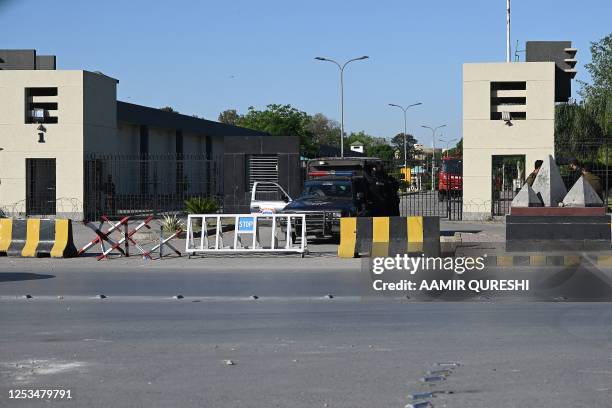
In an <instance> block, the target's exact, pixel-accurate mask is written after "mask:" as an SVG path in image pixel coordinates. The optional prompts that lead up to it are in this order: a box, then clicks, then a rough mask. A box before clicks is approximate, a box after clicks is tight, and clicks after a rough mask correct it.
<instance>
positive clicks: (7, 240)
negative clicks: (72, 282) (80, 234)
mask: <svg viewBox="0 0 612 408" xmlns="http://www.w3.org/2000/svg"><path fill="white" fill-rule="evenodd" d="M76 252H77V251H76V248H75V246H74V241H73V236H72V222H71V221H70V220H64V219H55V220H45V219H38V218H30V219H27V220H14V219H10V218H6V219H0V255H8V256H16V257H30V258H34V257H37V258H40V257H53V258H71V257H73V256H76Z"/></svg>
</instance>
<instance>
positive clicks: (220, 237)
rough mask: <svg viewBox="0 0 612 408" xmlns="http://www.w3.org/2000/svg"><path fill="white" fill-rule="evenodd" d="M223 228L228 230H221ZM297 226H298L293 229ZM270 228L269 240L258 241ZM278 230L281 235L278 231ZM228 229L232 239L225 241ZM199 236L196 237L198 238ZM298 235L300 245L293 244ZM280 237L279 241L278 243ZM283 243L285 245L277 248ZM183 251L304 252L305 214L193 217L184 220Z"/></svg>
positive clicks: (210, 215)
mask: <svg viewBox="0 0 612 408" xmlns="http://www.w3.org/2000/svg"><path fill="white" fill-rule="evenodd" d="M224 226H225V227H227V228H225V230H224ZM296 226H299V227H298V228H296ZM268 227H269V228H270V237H269V240H267V239H265V238H264V239H261V237H262V235H264V234H265V233H266V232H265V231H263V230H264V229H266V228H268ZM278 229H280V234H278V233H277V230H278ZM228 230H232V231H233V234H232V235H233V236H232V237H231V238H228V239H224V235H225V234H229V231H228ZM198 233H199V237H198V236H197V235H198ZM297 236H299V237H300V242H299V243H297V244H296V242H294V241H297V239H295V238H296V237H297ZM279 238H281V240H279ZM279 241H284V245H279ZM185 252H187V253H188V254H189V256H191V255H193V254H197V253H256V252H290V253H299V254H301V255H302V256H304V254H306V252H307V242H306V216H305V215H304V214H192V215H189V217H188V219H187V242H186V245H185Z"/></svg>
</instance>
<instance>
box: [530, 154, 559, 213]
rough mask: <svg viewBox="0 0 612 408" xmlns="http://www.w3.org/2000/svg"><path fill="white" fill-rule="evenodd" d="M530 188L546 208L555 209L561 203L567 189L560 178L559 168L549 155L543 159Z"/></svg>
mask: <svg viewBox="0 0 612 408" xmlns="http://www.w3.org/2000/svg"><path fill="white" fill-rule="evenodd" d="M532 187H533V191H535V192H536V194H537V195H538V196H539V197H540V198H541V199H542V202H543V203H544V205H545V206H546V207H551V206H552V207H557V206H558V205H559V203H560V202H562V201H563V198H564V197H565V195H566V194H567V189H566V188H565V183H563V179H562V178H561V173H560V172H559V167H557V163H555V159H553V157H552V156H551V155H548V157H546V158H545V159H544V163H542V167H540V171H538V175H537V176H536V178H535V180H534V182H533V186H532Z"/></svg>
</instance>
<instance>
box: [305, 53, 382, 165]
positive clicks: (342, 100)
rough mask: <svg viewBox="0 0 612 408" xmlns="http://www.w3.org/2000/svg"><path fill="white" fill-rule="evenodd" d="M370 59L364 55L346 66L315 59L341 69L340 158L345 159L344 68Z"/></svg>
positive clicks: (325, 59)
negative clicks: (354, 62) (355, 62)
mask: <svg viewBox="0 0 612 408" xmlns="http://www.w3.org/2000/svg"><path fill="white" fill-rule="evenodd" d="M368 58H370V57H368V56H367V55H364V56H363V57H359V58H353V59H350V60H348V61H346V62H345V63H344V64H342V65H340V64H339V63H338V62H336V61H334V60H333V59H330V58H324V57H315V59H316V60H317V61H327V62H332V63H334V64H336V66H337V67H338V68H339V69H340V157H344V68H345V67H346V66H347V65H348V63H349V62H353V61H360V60H365V59H368Z"/></svg>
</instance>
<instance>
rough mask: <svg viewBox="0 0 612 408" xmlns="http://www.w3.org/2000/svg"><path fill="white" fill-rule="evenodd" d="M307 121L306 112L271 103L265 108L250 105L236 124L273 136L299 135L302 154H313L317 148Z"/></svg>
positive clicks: (308, 120) (308, 118)
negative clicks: (258, 108) (260, 108)
mask: <svg viewBox="0 0 612 408" xmlns="http://www.w3.org/2000/svg"><path fill="white" fill-rule="evenodd" d="M309 122H310V117H309V116H308V114H306V113H305V112H302V111H300V110H298V109H296V108H294V107H292V106H291V105H279V104H271V105H268V106H267V107H266V109H265V110H257V109H255V108H254V107H253V106H250V107H249V111H248V112H247V114H246V115H244V116H241V117H240V118H239V120H238V122H237V123H236V124H237V125H238V126H243V127H246V128H249V129H254V130H259V131H262V132H267V133H269V134H271V135H274V136H299V138H300V151H301V152H302V154H304V155H305V156H314V155H315V154H316V152H317V148H316V146H315V144H314V142H313V134H312V132H311V131H310V130H309V129H308V124H309Z"/></svg>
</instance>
